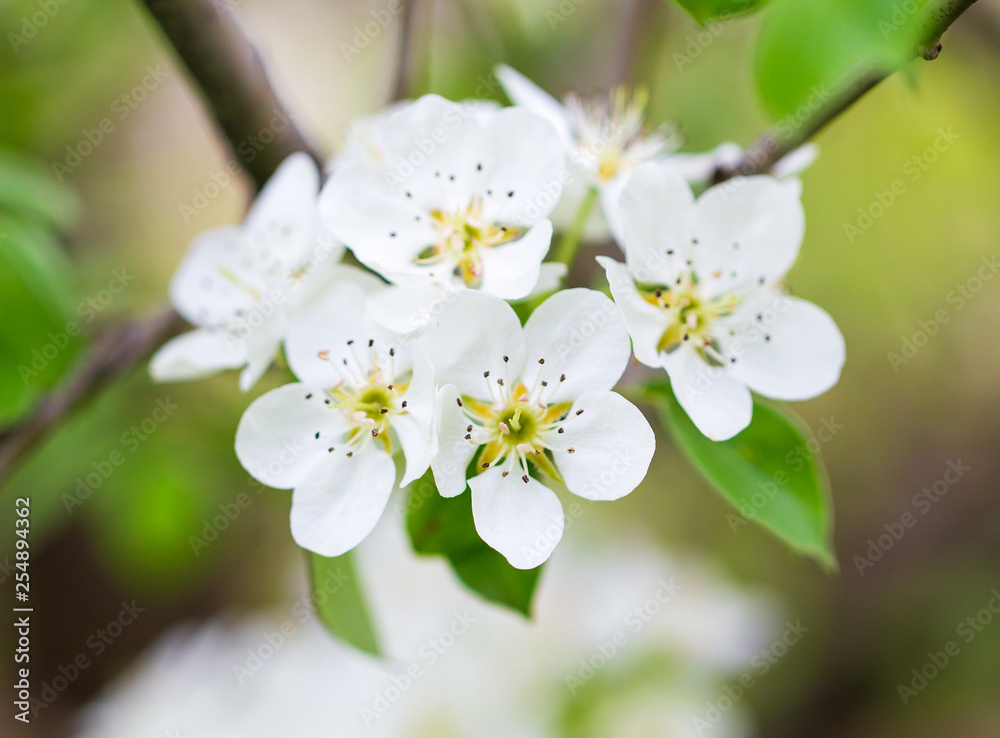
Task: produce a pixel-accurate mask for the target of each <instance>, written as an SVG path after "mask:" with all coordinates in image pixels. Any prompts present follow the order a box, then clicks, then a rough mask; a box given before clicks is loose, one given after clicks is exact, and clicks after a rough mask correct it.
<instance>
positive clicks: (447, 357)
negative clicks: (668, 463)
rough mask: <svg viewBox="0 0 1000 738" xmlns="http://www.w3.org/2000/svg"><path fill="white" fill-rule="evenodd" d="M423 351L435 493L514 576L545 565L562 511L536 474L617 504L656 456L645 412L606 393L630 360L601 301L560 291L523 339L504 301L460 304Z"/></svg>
mask: <svg viewBox="0 0 1000 738" xmlns="http://www.w3.org/2000/svg"><path fill="white" fill-rule="evenodd" d="M418 345H420V346H423V347H424V348H425V349H426V351H427V354H428V356H429V357H430V359H431V362H432V363H433V364H434V367H435V370H436V377H437V382H438V384H439V385H442V388H441V391H440V393H439V395H438V406H437V413H436V423H437V426H438V427H437V435H438V444H439V451H438V454H437V456H436V457H435V458H434V460H433V461H432V464H431V468H432V469H433V472H434V479H435V482H436V483H437V487H438V490H439V492H440V493H441V494H442V495H443V496H444V497H454V496H456V495H459V494H461V493H462V492H463V491H465V488H466V467H468V465H469V464H470V463H471V462H472V461H473V459H474V458H475V457H476V454H477V452H480V455H479V456H478V458H476V466H477V468H478V473H477V474H476V475H475V476H473V477H472V478H471V479H470V480H469V481H468V485H469V486H470V487H471V488H472V512H473V516H474V518H475V523H476V529H477V530H478V532H479V535H480V536H481V537H482V539H483V540H484V541H485V542H486V543H488V544H489V545H490V546H492V547H493V548H495V549H496V550H497V551H499V552H500V553H502V554H503V555H504V556H505V557H506V558H507V560H508V561H509V562H510V563H511V564H512V565H513V566H515V567H517V568H519V569H531V568H534V567H536V566H538V565H540V564H541V563H542V562H544V561H545V560H546V559H547V558H548V557H549V554H551V553H552V550H553V549H554V548H555V546H556V544H557V543H558V542H559V539H560V538H561V537H562V531H563V523H564V517H563V510H562V506H561V505H560V503H559V499H558V498H557V497H556V495H555V493H554V492H552V490H550V489H549V488H548V487H546V486H545V485H544V484H542V483H541V482H539V481H538V480H537V477H538V476H539V475H541V476H543V477H544V478H547V479H550V480H552V481H553V482H556V483H558V482H564V483H565V485H566V488H567V489H568V490H569V491H570V492H572V493H574V494H576V495H579V496H581V497H585V498H587V499H590V500H616V499H618V498H620V497H623V496H625V495H627V494H628V493H629V492H631V491H632V490H633V489H635V487H636V486H637V485H638V484H639V482H641V481H642V479H643V477H645V475H646V470H647V469H648V467H649V462H650V460H651V459H652V456H653V450H654V448H655V445H656V441H655V438H654V436H653V431H652V429H651V428H650V427H649V424H648V423H647V422H646V419H645V418H644V417H643V416H642V413H641V412H639V410H638V409H636V408H635V406H634V405H632V404H631V403H630V402H628V401H627V400H626V399H624V398H623V397H622V396H621V395H618V394H616V393H614V392H611V388H612V387H614V386H615V383H616V382H617V381H618V379H619V378H620V377H621V375H622V372H624V371H625V366H626V364H627V363H628V359H629V341H628V331H627V329H626V327H625V323H624V321H623V320H622V318H621V316H620V315H619V313H618V311H617V310H616V309H615V308H614V305H613V303H612V302H611V301H610V300H609V299H608V298H607V297H605V296H604V295H602V294H601V293H599V292H595V291H593V290H587V289H571V290H564V291H562V292H558V293H556V294H555V295H553V296H552V297H550V298H549V299H548V300H546V301H545V302H544V303H542V304H541V305H540V306H539V307H538V308H536V309H535V311H534V312H533V313H532V314H531V317H530V318H529V319H528V322H527V323H526V324H525V326H524V328H523V329H522V328H521V323H520V321H519V320H518V317H517V315H516V314H515V313H514V310H513V309H512V308H511V307H510V306H509V305H507V304H506V303H505V302H503V301H502V300H500V299H498V298H495V297H492V296H490V295H484V294H481V293H476V292H465V293H463V294H460V295H459V296H458V297H457V298H456V299H455V301H454V303H453V304H452V305H450V306H449V307H448V309H447V310H446V311H445V312H444V313H443V315H441V316H440V318H438V319H437V321H436V323H434V324H432V325H431V326H429V327H428V329H427V331H426V332H425V333H424V335H423V337H422V338H421V339H420V341H419V344H418Z"/></svg>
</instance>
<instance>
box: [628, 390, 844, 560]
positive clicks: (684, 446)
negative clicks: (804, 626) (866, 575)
mask: <svg viewBox="0 0 1000 738" xmlns="http://www.w3.org/2000/svg"><path fill="white" fill-rule="evenodd" d="M645 394H646V396H647V397H648V398H649V399H650V400H652V401H654V402H655V404H656V406H657V409H658V410H659V411H660V415H661V417H662V419H663V422H664V424H665V425H666V426H667V428H669V430H670V431H671V433H672V434H673V436H674V439H675V440H676V441H677V445H678V446H680V448H681V450H683V452H684V453H685V454H686V455H687V457H688V459H690V460H691V462H692V463H693V464H694V466H695V467H696V468H697V469H698V471H700V472H701V473H702V475H703V476H704V477H705V478H706V479H707V480H708V481H709V482H711V484H712V486H713V487H715V489H716V490H718V491H719V492H720V493H721V494H722V496H723V497H725V498H726V499H727V500H729V502H731V503H732V504H733V505H734V506H735V507H736V509H737V510H739V511H740V513H741V514H742V515H743V517H744V518H747V519H749V520H753V521H756V522H757V523H759V524H760V525H762V526H763V527H765V528H767V529H768V530H769V531H771V532H772V533H774V534H775V535H776V536H778V538H780V539H781V540H782V541H784V542H785V543H787V544H788V545H789V546H790V547H791V548H793V549H794V550H796V551H799V552H801V553H804V554H806V555H808V556H811V557H813V558H814V559H816V560H817V561H819V562H820V564H822V565H823V566H824V567H826V568H828V569H833V568H836V559H835V556H834V553H833V548H832V545H831V543H830V534H831V527H832V507H833V506H832V502H831V495H830V491H829V481H828V479H827V475H826V470H825V469H824V467H823V463H822V461H821V460H820V458H819V457H818V456H817V455H816V454H813V453H812V452H811V451H810V449H809V443H808V441H807V438H806V434H805V432H804V428H803V424H802V422H801V421H800V420H799V419H798V418H796V417H795V416H793V415H792V414H791V413H789V412H788V411H786V410H783V409H781V408H779V407H777V406H776V405H774V404H772V403H769V402H764V401H762V400H760V399H758V398H755V400H754V408H753V420H752V421H751V423H750V425H749V427H747V428H746V429H745V430H744V431H742V432H741V433H738V434H737V435H736V436H735V437H734V438H731V439H730V440H728V441H711V440H709V439H708V438H706V437H705V436H704V435H703V434H702V433H701V431H699V430H698V428H697V427H695V424H694V423H693V422H691V419H690V418H689V417H688V416H687V413H685V412H684V409H683V408H682V407H681V406H680V403H678V402H677V398H676V397H675V396H674V392H673V389H672V388H671V386H670V383H669V382H667V381H662V380H661V381H657V382H654V383H650V384H649V385H647V387H646V389H645Z"/></svg>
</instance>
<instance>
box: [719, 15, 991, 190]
mask: <svg viewBox="0 0 1000 738" xmlns="http://www.w3.org/2000/svg"><path fill="white" fill-rule="evenodd" d="M975 1H976V0H930V2H928V3H927V4H926V5H924V6H923V7H922V8H921V9H920V11H919V14H918V15H917V17H916V18H914V21H913V22H914V29H915V31H916V37H917V39H918V43H917V47H916V48H915V49H914V50H913V57H914V58H921V59H927V60H931V59H936V58H937V56H938V54H939V53H940V51H941V36H942V35H943V34H944V32H945V31H947V30H948V28H949V27H950V26H951V24H952V23H954V22H955V21H956V20H958V18H959V16H961V15H962V13H964V12H965V11H966V10H968V9H969V8H970V7H971V6H972V4H973V3H974V2H975ZM894 71H895V70H885V71H879V72H870V71H869V72H865V73H862V74H860V75H858V76H857V78H856V79H855V80H854V81H853V82H851V83H850V84H849V85H847V87H846V88H845V89H844V90H842V91H841V92H840V93H839V94H838V95H836V96H835V97H834V99H833V100H832V101H830V103H829V104H828V105H825V106H823V107H821V108H819V109H818V110H817V111H816V112H815V113H814V114H812V115H809V116H808V117H807V118H806V119H805V120H804V121H802V122H801V123H799V124H798V125H794V126H792V125H789V122H788V121H784V122H783V124H782V125H779V126H776V127H775V129H774V130H772V131H769V132H767V133H765V134H764V135H762V136H761V137H760V138H758V139H757V140H756V141H754V142H753V143H752V144H750V146H748V147H747V150H746V153H745V154H744V157H743V161H742V162H741V163H740V164H739V165H738V166H736V167H734V168H731V169H729V168H725V169H719V170H718V171H716V173H715V177H714V180H715V181H716V182H722V181H725V180H727V179H729V178H730V177H734V176H737V175H747V176H749V175H753V174H766V173H767V172H769V171H771V168H772V167H773V166H774V165H775V164H777V163H778V162H779V161H780V160H781V159H782V158H784V157H785V156H786V155H787V154H789V153H791V152H792V151H794V150H795V149H797V148H799V147H800V146H802V145H803V144H804V143H806V142H807V141H809V140H810V139H811V138H812V137H813V136H815V135H816V134H817V133H819V132H820V131H821V130H822V129H823V128H825V127H826V126H827V125H828V124H829V123H830V122H832V121H833V120H835V119H836V118H838V117H839V116H840V115H841V113H843V112H844V111H845V110H847V109H848V108H849V107H851V105H853V104H854V103H856V102H857V101H858V100H860V99H861V97H862V96H864V94H865V93H866V92H868V91H869V90H871V89H872V88H873V87H875V86H876V85H878V84H879V82H881V81H882V80H884V79H886V78H887V77H889V76H890V75H891V74H892V73H893V72H894ZM789 129H791V133H790V134H789V133H785V132H786V131H788V130H789Z"/></svg>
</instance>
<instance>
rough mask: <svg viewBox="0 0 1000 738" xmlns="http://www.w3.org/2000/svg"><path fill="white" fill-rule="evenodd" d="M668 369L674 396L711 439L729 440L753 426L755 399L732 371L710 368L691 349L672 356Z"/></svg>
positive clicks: (685, 347)
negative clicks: (751, 422) (751, 421)
mask: <svg viewBox="0 0 1000 738" xmlns="http://www.w3.org/2000/svg"><path fill="white" fill-rule="evenodd" d="M665 366H666V369H667V373H668V374H669V375H670V382H671V384H672V385H673V389H674V396H675V397H676V398H677V401H678V402H679V403H680V405H681V407H682V408H684V411H685V412H686V413H687V414H688V417H690V418H691V420H692V422H694V424H695V425H696V426H698V430H700V431H701V432H702V433H704V434H705V435H706V436H707V437H708V438H710V439H712V440H713V441H725V440H727V439H729V438H732V437H733V436H735V435H736V434H737V433H739V432H740V431H741V430H743V429H744V428H746V427H747V426H748V425H750V419H751V417H752V416H753V398H752V397H751V395H750V390H749V389H747V386H746V385H745V384H744V383H743V382H742V381H740V380H739V379H738V378H736V377H735V376H734V375H733V374H732V373H731V372H728V371H727V370H726V369H724V368H721V367H710V366H708V364H706V363H705V362H704V361H702V360H701V357H699V356H698V354H697V352H696V351H695V350H694V349H693V348H689V347H687V346H682V347H681V348H679V349H677V350H676V351H674V352H673V353H672V354H669V355H668V356H667V360H666V362H665Z"/></svg>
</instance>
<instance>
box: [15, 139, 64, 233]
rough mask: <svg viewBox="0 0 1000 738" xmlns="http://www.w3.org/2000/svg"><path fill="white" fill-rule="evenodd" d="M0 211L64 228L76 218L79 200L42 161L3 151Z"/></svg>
mask: <svg viewBox="0 0 1000 738" xmlns="http://www.w3.org/2000/svg"><path fill="white" fill-rule="evenodd" d="M0 210H6V211H9V212H11V213H14V214H16V215H18V216H20V217H21V218H22V219H24V218H29V219H34V220H37V221H41V222H42V223H48V224H50V225H52V226H54V227H55V228H57V229H64V228H67V227H68V226H69V225H70V224H71V223H72V222H73V219H74V218H75V217H76V213H77V201H76V198H75V197H74V196H73V192H72V190H70V189H69V188H68V187H64V186H63V185H61V184H60V183H59V182H57V181H56V179H55V177H53V176H52V174H51V172H49V171H48V169H46V167H45V165H44V164H42V163H41V162H40V161H38V160H37V159H35V158H34V157H32V156H28V155H27V154H22V153H20V152H17V151H12V150H10V149H2V148H0Z"/></svg>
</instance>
